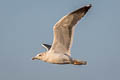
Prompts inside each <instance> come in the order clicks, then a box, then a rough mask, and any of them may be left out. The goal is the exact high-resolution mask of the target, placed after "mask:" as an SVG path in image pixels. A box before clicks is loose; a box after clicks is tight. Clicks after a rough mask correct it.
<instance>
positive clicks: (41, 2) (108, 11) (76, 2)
mask: <svg viewBox="0 0 120 80" xmlns="http://www.w3.org/2000/svg"><path fill="white" fill-rule="evenodd" d="M87 4H92V5H93V7H92V8H91V9H90V10H89V12H88V13H87V14H86V16H84V18H82V20H81V21H80V22H79V24H78V25H77V27H76V30H75V35H74V41H73V46H72V49H71V53H72V56H73V57H74V58H77V59H81V60H86V61H88V65H86V66H74V65H56V64H49V63H45V62H42V61H39V60H36V61H32V57H34V56H35V55H36V54H38V53H39V52H44V51H45V49H44V48H42V46H41V45H40V44H41V43H48V44H51V43H52V40H53V26H54V24H55V23H56V22H57V21H58V20H59V19H60V18H61V17H63V16H64V15H66V14H67V13H69V12H71V11H73V10H76V9H78V8H80V7H82V6H84V5H87ZM119 8H120V0H0V80H120V10H119Z"/></svg>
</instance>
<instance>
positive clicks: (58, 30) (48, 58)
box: [32, 4, 91, 65]
mask: <svg viewBox="0 0 120 80" xmlns="http://www.w3.org/2000/svg"><path fill="white" fill-rule="evenodd" d="M90 8H91V4H89V5H86V6H83V7H82V8H79V9H77V10H75V11H73V12H71V13H69V14H67V15H65V16H64V17H63V18H62V19H60V20H59V21H58V22H57V23H56V24H55V25H54V27H53V30H54V39H53V43H52V45H48V44H42V46H43V47H44V48H46V50H47V51H46V52H42V53H39V54H37V55H36V56H35V57H33V58H32V60H42V61H44V62H48V63H52V64H74V65H86V64H87V61H82V60H77V59H73V58H72V57H71V54H70V49H71V46H72V41H73V33H74V28H75V25H76V24H77V22H78V21H79V20H80V19H81V18H82V17H83V16H84V15H85V14H86V13H87V12H88V10H89V9H90Z"/></svg>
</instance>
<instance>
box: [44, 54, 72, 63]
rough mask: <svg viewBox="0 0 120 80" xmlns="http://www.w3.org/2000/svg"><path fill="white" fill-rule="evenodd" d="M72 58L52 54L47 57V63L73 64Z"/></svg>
mask: <svg viewBox="0 0 120 80" xmlns="http://www.w3.org/2000/svg"><path fill="white" fill-rule="evenodd" d="M71 60H72V58H71V57H70V56H68V55H66V54H60V53H54V54H53V53H50V54H48V55H47V58H46V60H45V62H49V63H54V64H68V63H71Z"/></svg>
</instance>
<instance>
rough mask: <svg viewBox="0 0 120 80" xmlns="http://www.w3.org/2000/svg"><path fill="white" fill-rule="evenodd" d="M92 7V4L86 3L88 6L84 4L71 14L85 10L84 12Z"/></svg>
mask: <svg viewBox="0 0 120 80" xmlns="http://www.w3.org/2000/svg"><path fill="white" fill-rule="evenodd" d="M91 7H92V4H88V5H86V6H83V7H81V8H79V9H77V10H75V11H73V12H71V13H70V14H74V13H79V12H84V13H86V12H87V11H88V10H89V9H90V8H91Z"/></svg>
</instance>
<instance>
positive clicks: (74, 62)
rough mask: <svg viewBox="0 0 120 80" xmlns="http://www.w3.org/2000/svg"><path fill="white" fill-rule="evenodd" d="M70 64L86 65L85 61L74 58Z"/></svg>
mask: <svg viewBox="0 0 120 80" xmlns="http://www.w3.org/2000/svg"><path fill="white" fill-rule="evenodd" d="M72 64H73V65H86V64H87V61H79V60H76V59H74V60H73V63H72Z"/></svg>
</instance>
